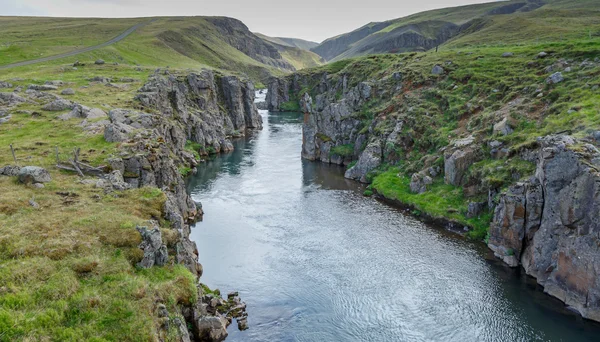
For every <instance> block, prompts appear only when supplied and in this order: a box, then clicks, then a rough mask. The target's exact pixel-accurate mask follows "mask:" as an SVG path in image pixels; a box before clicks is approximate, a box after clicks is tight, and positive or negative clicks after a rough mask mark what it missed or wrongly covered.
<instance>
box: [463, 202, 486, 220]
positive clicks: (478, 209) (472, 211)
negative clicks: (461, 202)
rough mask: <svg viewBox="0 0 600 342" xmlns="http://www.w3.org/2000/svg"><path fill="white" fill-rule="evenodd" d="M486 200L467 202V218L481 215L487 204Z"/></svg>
mask: <svg viewBox="0 0 600 342" xmlns="http://www.w3.org/2000/svg"><path fill="white" fill-rule="evenodd" d="M487 204H488V203H487V202H469V205H468V207H467V215H466V216H467V218H473V217H477V216H479V215H481V213H483V211H484V210H485V208H486V206H487Z"/></svg>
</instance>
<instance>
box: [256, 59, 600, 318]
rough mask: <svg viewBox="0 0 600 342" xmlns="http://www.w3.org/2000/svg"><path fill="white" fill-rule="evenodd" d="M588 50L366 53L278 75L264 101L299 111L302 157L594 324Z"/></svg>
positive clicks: (593, 91) (594, 204)
mask: <svg viewBox="0 0 600 342" xmlns="http://www.w3.org/2000/svg"><path fill="white" fill-rule="evenodd" d="M582 56H585V54H584V53H582V52H581V51H579V52H577V51H571V52H569V51H566V50H565V51H560V52H554V53H552V54H548V53H546V52H544V51H534V50H527V49H524V50H523V51H520V53H519V54H518V55H515V54H514V53H512V52H505V53H498V52H497V51H479V52H478V54H477V55H476V56H474V55H473V53H471V52H468V51H467V52H465V51H451V52H446V53H444V54H443V55H437V54H433V53H430V54H414V53H413V54H404V55H394V56H392V55H386V56H370V57H366V58H361V59H356V60H348V61H341V62H337V63H334V65H329V66H328V67H323V68H319V69H314V70H310V71H304V72H299V73H296V74H293V75H290V76H288V77H285V78H273V79H272V80H271V81H270V83H269V93H268V95H267V105H268V106H269V109H270V110H275V111H276V110H297V111H302V112H303V113H304V125H303V144H302V156H303V158H306V159H309V160H315V161H321V162H325V163H332V164H338V165H345V166H346V168H347V170H346V172H345V176H346V177H347V178H350V179H355V180H357V181H360V182H363V183H367V184H370V185H369V187H368V188H367V191H366V192H365V194H366V195H370V194H372V193H373V192H375V193H377V194H378V195H379V196H382V197H383V198H386V199H389V200H392V201H397V202H400V203H402V204H404V205H408V206H409V207H411V208H413V213H415V214H417V215H421V216H427V217H429V218H433V219H435V220H437V221H438V222H439V221H441V222H446V224H447V225H449V226H450V227H452V228H453V229H454V230H460V231H467V230H469V232H468V233H467V234H468V235H469V236H470V237H473V238H476V239H482V240H486V242H487V243H488V245H489V247H490V248H491V249H492V250H493V251H494V252H495V254H496V256H498V257H499V258H501V259H502V260H504V261H505V262H506V263H507V264H508V265H510V266H512V267H516V266H519V265H522V266H523V268H524V269H525V271H526V272H527V274H529V275H531V276H533V277H535V278H536V279H537V281H538V283H539V284H541V285H542V286H544V290H545V292H547V293H549V294H550V295H553V296H555V297H557V298H559V299H561V300H562V301H564V302H565V303H566V304H567V305H568V306H570V307H571V308H572V309H574V310H576V311H578V312H580V313H581V314H582V316H584V317H586V318H589V319H593V320H597V321H598V320H600V316H599V311H598V308H599V305H600V301H598V291H599V290H600V284H598V282H597V278H598V265H599V263H598V261H599V258H600V249H599V246H600V238H599V232H600V230H599V229H600V227H599V224H600V223H599V221H598V214H599V213H600V207H599V206H598V190H597V184H598V166H599V164H598V162H599V160H600V159H599V157H598V156H599V152H598V150H597V146H598V139H599V138H600V134H599V133H598V131H596V130H597V125H596V121H595V120H587V119H585V117H586V116H588V115H591V116H590V117H593V116H594V113H595V111H597V107H596V104H595V103H590V101H589V99H590V98H595V97H596V96H598V95H597V94H598V89H599V86H598V83H600V80H599V79H598V77H597V75H595V72H596V71H597V70H599V62H600V60H598V59H597V58H596V59H595V60H592V59H590V58H586V57H582ZM575 89H576V90H577V91H575ZM576 92H578V93H576ZM567 122H569V123H567ZM463 227H464V228H463Z"/></svg>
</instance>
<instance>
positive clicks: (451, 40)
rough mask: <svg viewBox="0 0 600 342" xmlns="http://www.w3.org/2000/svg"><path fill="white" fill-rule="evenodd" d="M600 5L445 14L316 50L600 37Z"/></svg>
mask: <svg viewBox="0 0 600 342" xmlns="http://www.w3.org/2000/svg"><path fill="white" fill-rule="evenodd" d="M599 17H600V0H583V1H568V0H512V1H501V2H492V3H488V4H478V5H469V6H460V7H452V8H445V9H439V10H433V11H427V12H422V13H418V14H414V15H411V16H408V17H405V18H400V19H395V20H390V21H386V22H381V23H370V24H368V25H365V26H363V27H361V28H359V29H357V30H355V31H352V32H349V33H347V34H343V35H340V36H337V37H333V38H330V39H328V40H326V41H324V42H323V43H321V44H320V45H319V46H317V47H315V48H313V49H312V51H314V52H316V53H318V54H319V55H321V56H322V57H324V58H325V59H327V60H330V61H336V60H341V59H344V58H350V57H354V56H362V55H367V54H373V53H399V52H407V51H426V50H430V49H433V48H435V47H436V46H441V47H442V48H444V47H445V46H465V45H499V44H517V43H529V42H535V43H540V42H552V41H559V40H561V39H562V40H567V39H580V38H583V37H585V36H589V35H595V34H600V21H599V19H598V18H599Z"/></svg>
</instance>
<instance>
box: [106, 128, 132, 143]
mask: <svg viewBox="0 0 600 342" xmlns="http://www.w3.org/2000/svg"><path fill="white" fill-rule="evenodd" d="M134 131H135V129H134V128H133V127H131V126H129V125H126V124H122V123H111V124H108V125H106V127H105V128H104V140H106V141H108V142H123V141H126V140H128V139H129V136H130V134H131V133H133V132H134Z"/></svg>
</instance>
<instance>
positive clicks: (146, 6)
mask: <svg viewBox="0 0 600 342" xmlns="http://www.w3.org/2000/svg"><path fill="white" fill-rule="evenodd" d="M492 1H494V0H409V1H407V0H362V1H360V2H358V1H356V0H294V1H283V0H192V1H189V0H0V15H42V16H53V17H145V16H183V15H185V16H189V15H222V16H228V17H233V18H237V19H240V20H242V21H243V22H244V23H245V24H246V25H247V26H248V27H249V28H250V30H252V31H254V32H260V33H264V34H267V35H269V36H276V37H294V38H303V39H308V40H313V41H317V42H320V41H322V40H324V39H326V38H329V37H332V36H336V35H338V34H341V33H345V32H348V31H352V30H354V29H356V28H358V27H360V26H363V25H365V24H367V23H369V22H372V21H383V20H387V19H394V18H400V17H404V16H407V15H410V14H413V13H417V12H421V11H425V10H429V9H435V8H442V7H451V6H458V5H466V4H475V3H483V2H492Z"/></svg>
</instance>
